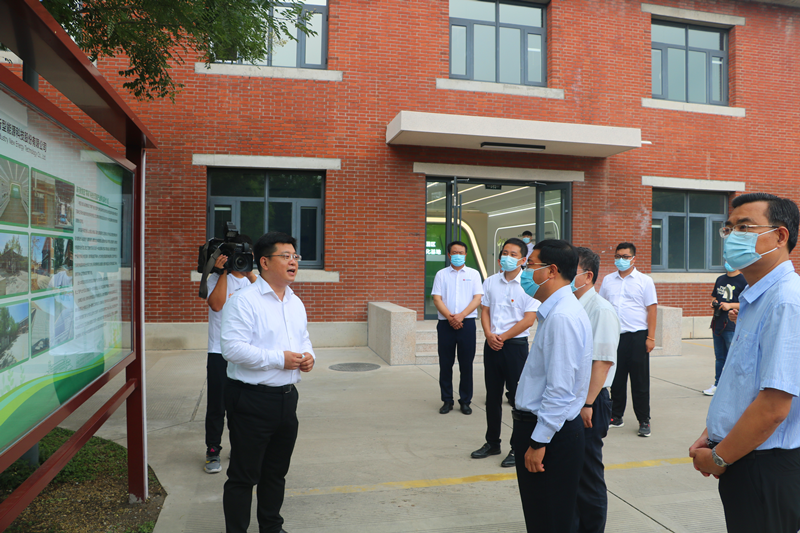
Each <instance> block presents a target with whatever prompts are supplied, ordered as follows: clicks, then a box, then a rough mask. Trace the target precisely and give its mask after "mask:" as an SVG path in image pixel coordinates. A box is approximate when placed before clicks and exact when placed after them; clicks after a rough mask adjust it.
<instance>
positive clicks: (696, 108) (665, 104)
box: [642, 98, 747, 118]
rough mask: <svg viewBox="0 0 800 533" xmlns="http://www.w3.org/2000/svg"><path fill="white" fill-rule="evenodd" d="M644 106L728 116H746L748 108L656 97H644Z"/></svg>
mask: <svg viewBox="0 0 800 533" xmlns="http://www.w3.org/2000/svg"><path fill="white" fill-rule="evenodd" d="M642 107H650V108H652V109H667V110H669V111H688V112H690V113H705V114H707V115H723V116H726V117H738V118H744V117H745V116H746V115H747V109H745V108H744V107H728V106H724V105H708V104H690V103H689V102H674V101H672V100H658V99H655V98H642Z"/></svg>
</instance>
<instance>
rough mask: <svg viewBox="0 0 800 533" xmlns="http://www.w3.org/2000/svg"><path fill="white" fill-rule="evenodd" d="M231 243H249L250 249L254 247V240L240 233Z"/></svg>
mask: <svg viewBox="0 0 800 533" xmlns="http://www.w3.org/2000/svg"><path fill="white" fill-rule="evenodd" d="M230 242H239V243H247V244H249V245H250V248H252V247H253V239H251V238H250V237H248V236H247V235H245V234H243V233H239V234H238V235H236V237H233V238H232V239H231V241H230Z"/></svg>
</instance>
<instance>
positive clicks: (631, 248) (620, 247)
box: [614, 242, 636, 257]
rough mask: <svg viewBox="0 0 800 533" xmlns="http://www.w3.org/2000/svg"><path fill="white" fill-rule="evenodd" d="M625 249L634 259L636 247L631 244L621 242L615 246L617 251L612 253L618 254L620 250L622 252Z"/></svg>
mask: <svg viewBox="0 0 800 533" xmlns="http://www.w3.org/2000/svg"><path fill="white" fill-rule="evenodd" d="M625 248H627V249H629V250H630V251H631V252H633V256H634V257H636V246H635V245H634V244H633V243H632V242H621V243H619V244H618V245H617V249H616V250H614V251H615V252H619V251H620V250H624V249H625Z"/></svg>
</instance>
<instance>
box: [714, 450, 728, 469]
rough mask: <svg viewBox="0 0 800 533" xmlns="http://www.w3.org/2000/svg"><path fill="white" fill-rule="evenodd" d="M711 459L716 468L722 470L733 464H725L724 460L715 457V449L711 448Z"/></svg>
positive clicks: (717, 456)
mask: <svg viewBox="0 0 800 533" xmlns="http://www.w3.org/2000/svg"><path fill="white" fill-rule="evenodd" d="M711 458H712V459H713V460H714V464H715V465H717V466H721V467H723V468H725V467H728V466H731V465H732V464H733V463H726V462H725V459H723V458H722V457H720V456H719V455H717V449H716V448H711Z"/></svg>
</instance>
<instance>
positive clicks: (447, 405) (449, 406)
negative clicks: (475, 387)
mask: <svg viewBox="0 0 800 533" xmlns="http://www.w3.org/2000/svg"><path fill="white" fill-rule="evenodd" d="M452 410H453V402H444V405H442V406H441V407H440V408H439V414H443V415H446V414H447V413H449V412H450V411H452Z"/></svg>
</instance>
